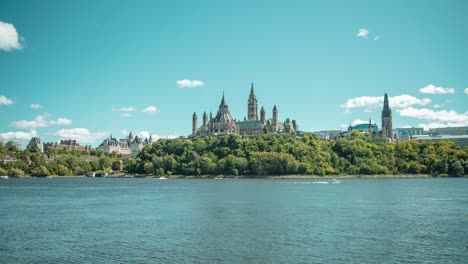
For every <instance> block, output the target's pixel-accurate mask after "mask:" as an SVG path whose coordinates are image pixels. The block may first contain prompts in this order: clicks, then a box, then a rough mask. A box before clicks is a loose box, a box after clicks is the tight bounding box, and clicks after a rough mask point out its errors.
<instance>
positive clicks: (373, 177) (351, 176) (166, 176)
mask: <svg viewBox="0 0 468 264" xmlns="http://www.w3.org/2000/svg"><path fill="white" fill-rule="evenodd" d="M161 177H162V178H166V179H296V180H298V179H299V180H300V179H389V178H393V179H406V178H468V177H467V176H460V177H457V176H448V175H443V176H431V175H424V174H406V175H380V174H379V175H326V176H319V175H269V176H256V177H254V176H250V175H248V176H232V175H226V176H218V175H202V176H193V175H192V176H184V175H165V176H154V175H132V174H126V175H123V174H119V175H109V176H105V177H87V176H58V175H52V176H47V177H34V176H22V177H11V176H10V177H9V178H58V179H60V178H62V179H63V178H140V179H143V178H149V179H152V178H161Z"/></svg>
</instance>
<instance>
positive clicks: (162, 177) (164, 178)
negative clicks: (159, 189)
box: [158, 176, 167, 180]
mask: <svg viewBox="0 0 468 264" xmlns="http://www.w3.org/2000/svg"><path fill="white" fill-rule="evenodd" d="M158 179H160V180H167V178H166V177H164V176H161V177H159V178H158Z"/></svg>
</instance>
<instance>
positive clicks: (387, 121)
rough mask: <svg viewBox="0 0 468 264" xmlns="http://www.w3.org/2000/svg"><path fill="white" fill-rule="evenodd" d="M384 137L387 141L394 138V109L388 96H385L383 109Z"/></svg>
mask: <svg viewBox="0 0 468 264" xmlns="http://www.w3.org/2000/svg"><path fill="white" fill-rule="evenodd" d="M382 138H383V139H385V140H387V141H390V142H391V141H392V140H393V127H392V110H391V109H390V104H389V102H388V96H387V94H385V96H384V106H383V109H382Z"/></svg>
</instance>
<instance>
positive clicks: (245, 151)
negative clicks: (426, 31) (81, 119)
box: [0, 131, 468, 177]
mask: <svg viewBox="0 0 468 264" xmlns="http://www.w3.org/2000/svg"><path fill="white" fill-rule="evenodd" d="M96 171H102V172H110V171H114V172H115V171H118V172H122V173H130V174H145V175H184V176H203V175H233V176H236V175H242V176H246V177H263V176H266V175H296V174H297V175H320V176H324V175H373V174H386V175H390V174H391V175H399V174H428V175H432V176H446V175H449V176H465V175H467V174H468V147H465V148H461V147H459V146H456V145H455V144H454V143H453V142H451V141H440V142H417V141H408V142H396V143H391V144H389V143H386V142H385V141H383V140H371V139H369V138H368V137H367V136H366V135H363V134H361V133H360V132H358V131H352V133H351V136H350V137H349V138H341V139H338V140H335V141H325V140H320V139H318V138H317V137H316V136H315V135H313V134H311V133H306V134H304V135H303V136H300V137H297V136H295V135H290V134H281V135H280V134H261V135H260V134H259V135H253V136H241V135H227V136H217V137H204V138H193V139H187V138H177V139H172V140H163V139H161V140H158V141H157V142H154V143H153V144H151V145H148V146H145V147H144V148H143V149H142V151H141V152H140V153H139V154H138V156H137V157H136V158H134V159H129V158H122V157H120V156H119V155H116V154H115V153H111V154H105V153H102V151H99V150H95V149H93V150H90V151H85V152H79V151H73V150H63V149H62V150H60V149H53V148H48V149H47V150H45V152H44V153H40V152H39V151H38V150H37V149H31V148H29V147H28V148H27V149H26V150H24V151H19V150H17V149H15V148H14V146H11V147H5V146H2V145H0V174H1V175H10V176H23V175H31V176H47V175H64V176H67V175H86V174H87V173H88V172H96Z"/></svg>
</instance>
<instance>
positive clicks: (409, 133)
mask: <svg viewBox="0 0 468 264" xmlns="http://www.w3.org/2000/svg"><path fill="white" fill-rule="evenodd" d="M421 135H424V129H422V128H421V127H404V128H395V129H393V138H394V139H395V140H397V141H399V142H406V141H408V140H411V139H413V138H414V137H416V136H421Z"/></svg>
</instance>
